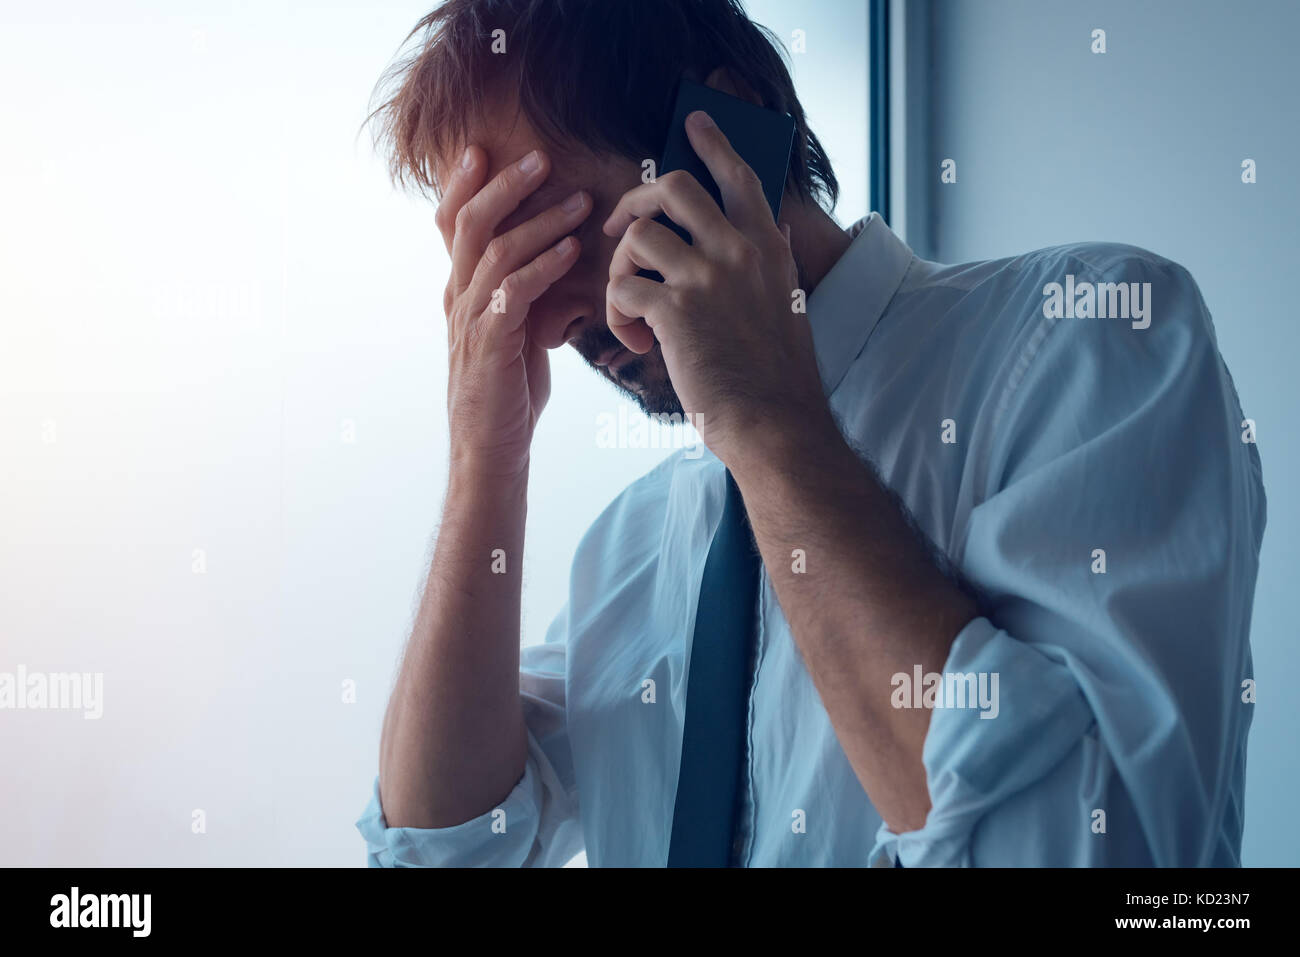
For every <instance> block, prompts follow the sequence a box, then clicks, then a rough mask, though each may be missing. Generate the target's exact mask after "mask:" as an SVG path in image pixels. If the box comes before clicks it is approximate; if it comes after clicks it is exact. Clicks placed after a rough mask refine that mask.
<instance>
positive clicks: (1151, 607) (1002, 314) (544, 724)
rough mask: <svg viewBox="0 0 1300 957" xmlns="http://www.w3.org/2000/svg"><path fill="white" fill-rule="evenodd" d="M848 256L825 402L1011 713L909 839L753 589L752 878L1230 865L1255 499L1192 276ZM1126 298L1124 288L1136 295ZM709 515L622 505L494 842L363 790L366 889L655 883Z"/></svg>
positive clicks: (1247, 711) (835, 301) (1076, 249)
mask: <svg viewBox="0 0 1300 957" xmlns="http://www.w3.org/2000/svg"><path fill="white" fill-rule="evenodd" d="M851 235H852V237H853V240H852V244H851V245H850V246H849V248H848V249H847V251H846V252H845V253H844V255H843V256H842V257H841V259H840V260H839V261H838V262H836V264H835V265H834V266H833V267H832V268H831V270H830V271H829V272H828V273H827V275H826V276H825V277H824V278H823V279H822V281H821V282H820V283H819V284H818V285H817V287H816V288H815V290H814V291H813V293H812V295H811V296H810V297H809V299H808V319H809V321H810V323H811V324H812V329H813V337H814V342H815V345H816V352H817V360H818V365H819V368H820V371H821V375H822V379H823V382H824V384H825V391H826V394H827V396H828V397H829V401H830V404H831V407H832V409H833V410H834V412H835V414H836V416H837V418H838V419H839V421H840V423H841V428H842V429H843V431H844V433H845V435H846V437H847V438H848V439H849V441H850V442H851V443H852V445H853V446H854V447H855V448H857V449H859V450H861V451H862V452H864V453H865V454H867V455H869V456H870V458H871V460H872V461H873V462H874V464H875V465H876V467H877V469H878V471H879V473H880V475H881V477H882V479H883V480H884V481H885V482H886V483H887V484H888V485H889V486H890V487H892V488H893V489H894V490H895V491H896V492H897V493H898V495H899V496H900V497H901V499H902V501H903V502H904V503H905V504H906V505H907V507H908V508H909V509H910V510H911V512H912V514H913V516H914V517H915V519H916V522H917V525H918V526H919V528H920V529H921V530H922V531H924V533H925V534H926V535H928V536H929V537H930V538H931V539H932V540H933V541H934V542H935V544H936V545H937V546H938V548H939V549H940V550H942V551H943V552H944V553H946V554H947V555H948V556H949V557H950V558H951V559H952V560H953V561H954V562H955V563H956V564H957V566H959V567H960V568H961V570H962V571H963V572H964V574H965V575H966V576H967V577H968V578H969V579H970V580H971V581H972V582H973V583H974V584H976V585H977V586H978V587H979V588H980V589H982V590H983V592H984V593H985V594H986V595H987V596H988V598H989V601H990V610H989V611H988V617H979V618H976V619H974V620H972V621H971V622H970V623H969V624H967V625H966V626H965V627H964V628H963V629H962V630H961V632H960V633H959V634H958V635H957V636H956V639H955V641H954V643H953V645H952V648H951V651H950V653H949V655H948V659H947V662H946V664H945V666H944V675H953V676H956V675H976V676H980V675H983V676H985V677H988V676H992V675H996V676H997V685H996V690H997V695H996V698H997V701H996V708H994V707H992V706H989V705H988V704H987V703H985V704H984V705H982V706H979V707H973V706H970V705H971V704H972V703H971V702H967V705H968V706H966V707H960V706H952V701H951V700H949V701H948V705H949V706H947V707H935V709H934V711H933V714H932V715H931V724H930V729H929V733H928V736H927V738H926V741H925V746H924V754H923V760H924V764H925V769H926V772H927V776H928V781H929V790H930V796H931V801H932V808H931V810H930V813H929V816H928V819H927V821H926V824H925V826H924V827H923V828H921V829H920V830H917V831H911V832H908V833H905V834H901V835H899V834H894V833H892V832H891V831H890V830H889V829H888V828H887V827H886V826H885V825H884V824H883V823H882V821H881V817H880V815H879V814H878V813H877V812H876V809H875V808H874V807H873V806H872V804H871V801H870V800H869V799H868V797H867V794H866V792H865V791H864V790H863V787H862V785H861V784H860V783H859V781H858V779H857V777H856V776H855V774H854V772H853V769H852V767H850V765H849V762H848V759H847V758H846V757H845V755H844V751H843V749H842V748H841V746H840V743H839V741H838V740H837V739H836V736H835V732H834V730H833V729H832V727H831V724H830V721H829V719H828V716H827V713H826V710H825V708H824V707H823V706H822V703H821V700H820V699H819V697H818V694H817V691H816V689H815V688H814V686H813V683H812V681H811V680H810V678H809V675H808V672H807V670H806V669H805V667H804V664H803V662H802V660H801V659H800V655H799V652H798V650H797V648H796V645H795V640H794V637H793V636H792V634H791V631H790V628H789V625H788V624H787V623H786V620H785V617H784V615H783V614H782V612H781V608H780V606H779V604H778V602H777V599H776V595H775V593H774V591H773V589H772V585H771V582H770V580H769V579H768V577H767V574H766V572H764V573H763V576H762V581H761V583H760V588H759V599H758V601H759V608H758V626H757V635H756V641H757V645H756V654H755V655H754V668H753V672H752V674H751V675H750V681H749V689H750V690H749V719H748V744H749V747H748V761H747V768H746V775H745V782H744V806H743V813H742V815H741V818H742V820H741V825H740V836H739V838H738V848H737V850H738V852H739V859H740V860H741V861H742V862H743V863H744V864H746V865H747V866H771V865H846V866H866V865H876V866H893V865H894V863H895V862H898V861H901V863H902V864H903V865H904V866H906V867H917V866H927V865H976V866H983V865H995V866H996V865H1193V866H1195V865H1216V866H1224V865H1237V864H1239V863H1240V861H1239V855H1240V846H1241V830H1242V820H1243V793H1244V783H1245V782H1244V778H1245V761H1246V734H1247V731H1248V729H1249V727H1250V721H1251V714H1252V710H1253V704H1252V703H1250V696H1249V694H1248V693H1247V692H1248V690H1249V682H1250V679H1252V678H1253V675H1252V671H1251V655H1250V645H1249V627H1250V614H1251V604H1252V599H1253V593H1254V585H1255V576H1256V570H1257V564H1258V555H1259V544H1260V540H1261V536H1262V534H1263V529H1264V517H1265V499H1264V489H1263V483H1262V479H1261V469H1260V460H1259V454H1258V451H1257V448H1256V446H1255V444H1254V441H1253V434H1252V433H1250V432H1249V429H1248V427H1247V425H1246V424H1245V423H1244V419H1245V416H1244V415H1243V414H1242V411H1241V409H1240V406H1239V402H1238V399H1237V395H1236V392H1235V389H1234V387H1233V384H1232V379H1231V377H1230V376H1229V374H1228V370H1227V368H1226V367H1225V366H1224V364H1223V361H1222V359H1221V357H1220V355H1219V352H1218V348H1217V345H1216V342H1215V337H1214V330H1213V327H1212V325H1211V321H1210V316H1209V313H1208V311H1207V309H1206V307H1205V304H1204V302H1203V301H1202V299H1201V296H1200V292H1199V290H1198V289H1197V287H1196V284H1195V282H1194V281H1193V280H1192V278H1191V276H1190V275H1189V274H1188V273H1187V272H1186V270H1184V269H1183V268H1182V267H1181V266H1178V265H1176V264H1175V263H1172V262H1169V261H1168V260H1166V259H1163V258H1161V257H1159V256H1156V255H1154V254H1152V253H1149V252H1147V251H1145V250H1142V249H1138V248H1135V247H1132V246H1122V245H1111V244H1097V243H1084V244H1076V245H1069V246H1060V247H1056V248H1052V249H1045V250H1040V251H1037V252H1033V253H1029V254H1027V255H1023V256H1019V257H1016V258H1012V259H1002V260H997V261H989V262H977V263H968V264H965V265H959V266H945V265H940V264H937V263H933V262H928V261H925V260H922V259H919V258H918V257H916V256H915V255H914V254H913V253H912V251H911V250H910V249H908V247H907V246H906V245H905V244H904V243H903V242H902V241H901V240H899V239H898V237H897V236H895V235H894V234H893V232H891V231H890V229H889V227H888V226H887V225H886V224H885V223H884V221H883V220H881V219H880V218H879V216H877V215H875V214H872V215H871V216H868V217H866V218H865V219H863V220H860V221H859V222H857V223H856V224H855V225H854V227H853V229H852V230H851ZM1098 283H1112V284H1117V285H1114V286H1103V287H1102V288H1101V290H1100V295H1098V294H1097V293H1098V290H1097V288H1096V286H1097V284H1098ZM1120 283H1123V284H1136V285H1126V286H1125V287H1124V288H1125V291H1126V292H1127V293H1129V294H1131V295H1128V296H1125V297H1124V298H1125V300H1126V301H1125V302H1121V301H1120V290H1119V286H1118V284H1120ZM1052 284H1056V285H1057V286H1058V287H1059V291H1058V292H1054V291H1053V286H1052ZM1148 284H1149V285H1148ZM1089 290H1091V291H1089ZM1090 296H1091V299H1092V301H1091V303H1089V302H1088V300H1089V297H1090ZM1142 310H1146V316H1145V318H1143V317H1142V316H1141V315H1140V313H1141V311H1142ZM1099 316H1101V317H1099ZM1144 323H1145V325H1144ZM723 494H724V470H723V466H722V464H721V463H720V462H719V461H718V460H717V459H716V458H715V457H714V456H713V455H712V454H710V453H709V452H707V450H702V449H700V450H697V452H691V451H689V450H684V451H679V452H677V453H675V454H673V455H671V456H670V457H669V458H668V459H666V460H665V461H664V462H663V463H662V464H660V465H659V466H658V467H656V468H655V469H654V470H653V471H651V472H650V473H649V474H647V475H646V476H644V477H643V478H641V479H639V480H638V481H637V482H635V483H633V484H632V485H631V486H629V487H628V488H627V489H626V490H624V491H623V492H622V493H621V494H620V495H619V496H618V497H617V498H616V499H615V500H614V501H613V503H612V504H611V505H610V506H609V507H608V508H607V509H606V510H605V511H604V513H603V514H602V515H601V516H600V517H599V518H598V519H597V520H596V521H595V523H594V524H593V525H592V526H591V528H590V529H589V531H588V532H587V534H586V536H585V537H584V538H583V540H582V542H581V544H580V545H579V547H578V550H577V554H576V557H575V558H574V561H573V566H572V570H571V576H570V586H569V595H568V603H567V606H566V608H565V610H564V611H563V612H561V614H560V615H559V616H558V617H557V618H556V620H555V622H554V623H553V624H552V625H551V627H550V630H549V632H548V634H547V637H546V641H545V642H544V643H542V644H539V645H533V646H529V647H526V648H524V649H523V652H522V666H521V671H520V693H521V695H522V697H523V702H524V710H525V716H526V720H527V727H528V745H529V747H528V757H527V763H526V766H525V769H524V773H523V776H522V777H521V778H520V780H519V782H518V783H517V784H516V786H515V787H514V789H513V790H512V791H511V792H510V794H509V795H508V796H505V798H504V800H503V801H502V802H501V804H500V805H499V806H498V807H497V808H494V809H492V810H489V811H486V812H485V813H484V814H483V815H482V816H480V817H477V818H474V819H473V820H470V821H467V822H465V823H463V824H460V825H457V826H455V827H447V828H433V829H421V828H409V827H398V828H390V827H388V826H387V824H386V822H385V820H384V817H383V812H382V805H381V801H380V795H379V792H378V780H377V779H376V781H375V784H374V787H373V789H372V794H371V801H370V805H369V807H368V808H367V809H366V811H365V813H364V815H363V816H362V818H361V819H360V820H359V821H358V822H357V825H358V828H359V829H360V831H361V833H362V835H363V836H364V838H365V841H366V845H367V850H368V855H369V858H368V860H369V863H370V864H372V865H383V866H394V865H395V866H454V865H501V866H520V865H523V866H557V865H562V864H564V863H565V862H567V861H569V860H570V859H571V858H572V857H573V856H574V855H576V854H577V853H578V852H579V851H581V850H583V849H584V848H585V850H586V852H587V860H588V863H589V864H590V865H591V866H602V865H616V866H617V865H631V866H663V865H664V863H665V862H666V860H667V856H668V845H669V835H670V832H671V827H672V816H673V802H674V795H675V793H676V785H677V773H678V762H679V760H680V754H681V743H682V726H683V718H684V716H685V711H686V701H685V697H686V687H687V683H686V675H687V670H686V669H687V665H688V662H689V656H690V644H691V636H692V633H693V624H694V618H695V608H696V603H697V600H698V596H699V587H700V579H701V576H702V573H703V567H704V561H705V556H706V554H707V552H708V548H709V544H710V541H711V539H712V536H713V532H714V529H715V527H716V525H717V523H718V519H719V516H720V513H721V507H722V500H723ZM861 646H862V653H863V654H871V636H870V635H869V634H863V635H862V636H861ZM647 680H650V681H652V682H653V686H650V685H647V684H646V682H647ZM650 687H653V690H654V694H653V700H649V698H650V696H649V695H648V694H647V689H648V688H650ZM984 687H985V688H990V687H992V686H991V685H985V686H984ZM940 700H941V701H943V700H944V699H943V698H942V696H941V699H940Z"/></svg>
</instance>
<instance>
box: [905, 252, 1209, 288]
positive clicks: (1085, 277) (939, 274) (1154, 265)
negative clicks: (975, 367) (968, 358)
mask: <svg viewBox="0 0 1300 957" xmlns="http://www.w3.org/2000/svg"><path fill="white" fill-rule="evenodd" d="M926 266H928V267H929V268H928V269H924V270H918V271H917V274H916V276H915V277H914V278H913V281H912V283H911V284H910V289H909V291H918V290H922V289H926V288H932V287H954V288H958V289H966V290H971V289H975V288H977V287H979V286H982V285H986V284H992V285H1000V284H1004V283H1014V284H1017V285H1020V284H1023V283H1024V282H1025V281H1026V280H1027V279H1034V278H1036V277H1041V278H1042V280H1043V283H1044V284H1046V283H1047V282H1052V281H1062V282H1063V281H1064V280H1065V277H1066V276H1067V275H1072V276H1074V277H1075V278H1076V279H1077V280H1079V281H1104V280H1112V281H1117V280H1118V279H1119V278H1121V277H1120V274H1130V273H1131V274H1139V273H1140V274H1142V275H1144V276H1145V277H1147V278H1148V279H1150V278H1151V277H1166V278H1168V279H1169V280H1172V281H1176V282H1189V283H1190V282H1192V280H1191V276H1190V274H1189V273H1188V272H1187V270H1186V269H1185V268H1184V267H1183V266H1182V265H1180V264H1179V263H1177V262H1175V261H1174V260H1172V259H1169V258H1167V257H1165V256H1162V255H1160V254H1159V253H1156V252H1153V251H1152V250H1150V249H1146V248H1144V247H1142V246H1135V245H1132V244H1130V243H1118V242H1103V241H1087V242H1073V243H1062V244H1059V245H1056V246H1044V247H1041V248H1038V249H1034V250H1032V251H1030V252H1025V253H1020V254H1018V255H1014V256H1004V257H1001V258H997V259H982V260H972V261H969V262H962V263H954V264H951V265H947V264H941V263H926ZM1193 284H1194V283H1193Z"/></svg>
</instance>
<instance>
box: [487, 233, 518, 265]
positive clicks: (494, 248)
mask: <svg viewBox="0 0 1300 957" xmlns="http://www.w3.org/2000/svg"><path fill="white" fill-rule="evenodd" d="M510 250H511V242H510V239H509V238H508V237H507V236H497V237H496V238H495V239H493V240H492V241H491V242H489V243H488V244H487V247H486V248H485V249H484V250H483V259H484V260H485V261H486V262H487V264H488V265H489V266H499V265H500V264H501V263H503V262H505V261H506V258H507V257H508V256H509V255H510Z"/></svg>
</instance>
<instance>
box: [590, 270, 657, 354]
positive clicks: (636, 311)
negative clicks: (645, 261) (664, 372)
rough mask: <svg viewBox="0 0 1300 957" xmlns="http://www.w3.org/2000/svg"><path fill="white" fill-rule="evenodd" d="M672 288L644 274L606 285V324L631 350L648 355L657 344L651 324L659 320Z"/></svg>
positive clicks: (619, 279)
mask: <svg viewBox="0 0 1300 957" xmlns="http://www.w3.org/2000/svg"><path fill="white" fill-rule="evenodd" d="M668 295H669V287H668V286H667V285H665V284H664V283H661V282H655V281H654V280H653V279H645V278H643V277H641V276H620V277H618V279H615V280H613V281H611V282H610V284H609V285H608V286H606V287H605V323H606V325H608V326H609V331H610V332H612V333H614V336H615V337H616V338H617V339H618V341H619V342H621V343H623V345H625V346H627V348H628V350H629V351H631V352H635V353H636V354H637V355H645V354H646V353H647V352H649V351H650V350H651V349H653V348H654V345H655V335H654V332H653V331H652V330H651V328H650V323H651V322H655V321H657V320H658V317H659V315H660V306H661V305H662V304H663V302H664V301H665V300H666V298H667V297H668Z"/></svg>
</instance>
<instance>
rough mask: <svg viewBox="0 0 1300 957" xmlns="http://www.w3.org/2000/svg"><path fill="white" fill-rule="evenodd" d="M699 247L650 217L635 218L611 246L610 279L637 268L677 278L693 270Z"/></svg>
mask: <svg viewBox="0 0 1300 957" xmlns="http://www.w3.org/2000/svg"><path fill="white" fill-rule="evenodd" d="M699 262H700V254H699V252H698V250H695V249H693V248H692V247H691V246H688V245H686V243H685V241H683V240H682V238H681V237H680V236H678V235H677V234H676V233H675V232H673V231H672V230H671V229H669V228H668V227H667V226H664V225H663V224H662V223H657V222H655V221H654V220H653V219H638V220H636V221H635V222H634V223H632V225H631V226H629V227H628V229H627V231H626V232H625V233H623V238H622V239H620V240H619V241H618V245H617V246H615V247H614V255H613V257H612V258H611V259H610V262H609V278H610V281H613V280H614V279H616V278H618V277H619V276H633V275H636V272H637V270H638V269H653V270H654V271H655V272H658V273H659V274H660V275H662V276H663V277H664V280H665V281H667V282H675V281H680V280H682V279H684V278H686V277H687V276H688V275H690V274H691V273H693V272H695V271H696V269H697V268H698V265H699Z"/></svg>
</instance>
